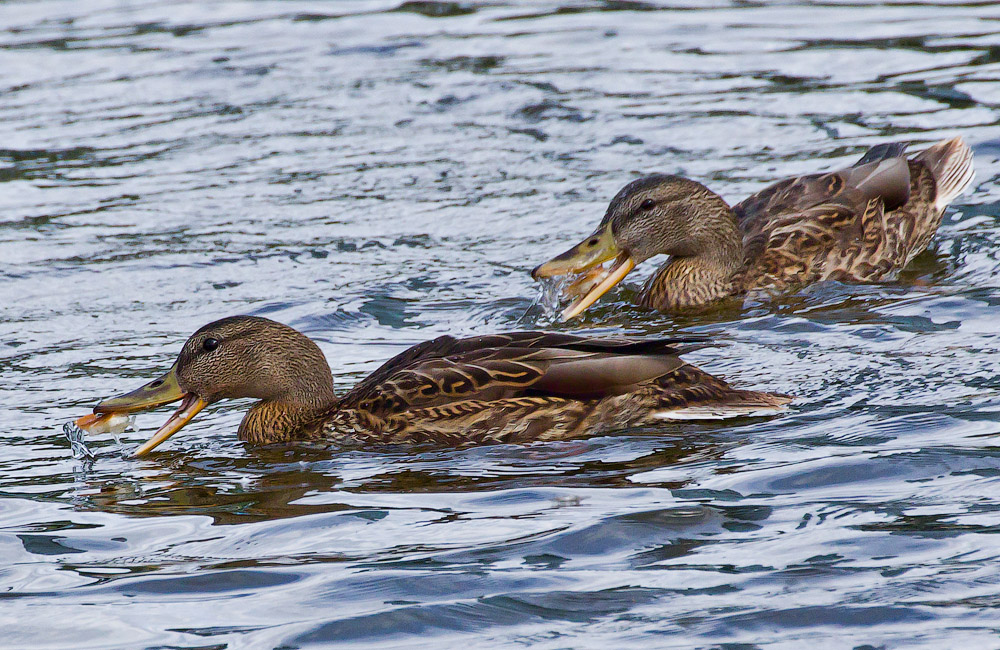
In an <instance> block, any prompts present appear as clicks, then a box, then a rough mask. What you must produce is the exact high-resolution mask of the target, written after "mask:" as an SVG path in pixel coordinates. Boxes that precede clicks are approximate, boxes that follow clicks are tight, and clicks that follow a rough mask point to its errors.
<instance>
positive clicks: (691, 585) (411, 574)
mask: <svg viewBox="0 0 1000 650" xmlns="http://www.w3.org/2000/svg"><path fill="white" fill-rule="evenodd" d="M998 21H1000V7H998V6H996V5H993V4H992V3H987V2H968V3H951V2H948V3H945V2H941V3H932V2H906V3H891V2H890V3H884V4H883V3H878V4H876V3H869V2H823V3H814V4H810V5H803V6H799V5H797V4H781V3H752V2H694V1H687V2H684V1H677V2H672V3H657V2H650V3H640V2H606V3H597V2H586V1H583V0H580V1H579V2H578V1H575V0H574V1H572V2H570V1H569V0H560V1H557V2H546V1H542V2H528V1H524V2H510V1H504V0H501V1H499V2H492V3H488V4H487V3H482V4H473V3H432V2H421V3H417V2H407V3H405V4H400V3H399V2H398V0H390V1H388V2H382V1H378V2H376V1H370V2H337V3H330V2H327V3H320V2H294V1H285V2H216V3H201V2H162V1H158V2H148V1H130V2H123V1H110V0H92V1H90V2H86V3H84V2H71V1H58V0H40V1H37V2H7V3H2V4H0V27H2V31H0V90H2V95H0V97H2V100H0V135H2V138H0V292H2V293H0V385H2V386H3V391H2V392H0V409H2V413H3V416H4V426H3V433H2V434H0V435H2V436H3V438H2V439H3V443H4V445H3V452H2V453H0V547H2V553H0V595H2V605H0V629H3V630H4V645H5V646H8V647H17V648H56V647H58V648H65V647H73V648H112V647H114V648H166V647H170V648H270V647H284V648H292V647H303V648H304V647H312V646H321V645H330V644H334V643H336V642H341V643H344V644H353V645H357V646H370V647H438V648H439V647H446V646H457V645H462V646H464V647H469V648H494V647H498V646H529V645H530V646H533V647H539V648H570V647H572V648H606V647H625V646H631V647H658V648H667V647H671V648H692V647H698V648H717V647H729V648H734V647H740V648H751V647H762V648H763V647H766V648H801V647H802V646H803V644H804V643H809V644H810V645H811V646H813V647H831V648H851V647H861V648H864V647H885V648H901V647H907V648H912V647H927V648H941V647H963V646H964V647H970V648H972V647H974V648H985V647H1000V640H998V637H997V631H998V628H1000V623H998V618H997V605H998V604H1000V570H998V568H997V567H998V566H1000V564H998V560H1000V538H998V536H997V531H998V530H1000V496H998V495H1000V446H998V445H997V440H998V437H997V434H998V433H1000V380H998V379H997V370H998V364H997V361H996V360H997V359H998V358H1000V356H998V352H1000V339H998V336H997V306H998V305H1000V281H998V279H997V278H998V270H1000V253H998V251H1000V223H998V219H1000V190H998V189H997V184H996V180H997V178H998V176H1000V162H998V157H1000V91H998V88H1000V85H998V81H1000V79H998V77H1000V35H998V31H1000V30H998V29H997V28H998V25H1000V22H998ZM954 134H962V135H964V136H965V137H966V138H967V139H968V140H969V141H970V142H971V143H972V144H973V147H974V149H975V151H976V165H977V168H978V176H977V180H976V183H975V184H974V186H973V190H972V191H970V193H968V194H966V195H965V196H963V197H961V198H960V199H959V201H958V204H957V205H956V206H955V209H954V210H953V211H951V212H950V213H949V215H948V216H947V217H946V219H945V223H944V225H943V226H942V228H941V232H940V234H939V236H938V237H937V238H936V240H935V244H934V246H933V249H932V250H931V251H930V252H928V253H926V254H925V255H922V256H921V257H920V258H919V259H918V260H917V261H916V262H915V263H914V264H913V265H912V266H911V267H910V268H909V269H908V270H907V271H906V272H904V273H903V274H902V275H901V276H900V278H899V280H898V281H896V282H893V283H888V284H885V285H880V286H872V287H845V286H840V285H836V284H832V285H825V286H818V287H813V288H811V289H809V290H807V291H804V292H802V293H800V294H798V295H794V296H789V297H787V298H784V299H782V300H779V301H777V302H776V303H774V304H771V305H753V304H751V305H748V306H747V307H746V308H745V309H744V310H743V311H742V312H733V311H720V312H715V313H710V314H707V315H701V316H692V317H677V318H670V317H664V316H659V315H656V314H651V313H648V312H644V311H642V310H640V309H638V308H635V307H632V306H630V304H629V298H630V297H631V296H633V295H634V292H635V290H636V287H637V286H639V283H640V282H641V278H642V274H638V276H637V277H636V278H635V279H633V280H632V282H631V288H628V287H627V288H625V289H623V290H621V291H617V292H615V293H612V294H611V295H610V296H609V297H607V298H605V299H604V300H603V301H602V302H601V303H599V305H598V306H597V308H595V309H592V310H591V311H589V312H587V314H586V315H585V317H584V318H583V319H582V320H581V321H579V322H575V323H571V324H565V325H563V324H557V323H554V322H553V319H552V318H551V315H546V314H545V313H544V311H543V310H541V309H540V308H539V306H538V303H537V298H538V288H537V286H536V285H535V284H534V283H533V282H532V281H531V279H530V277H529V275H528V272H529V270H530V269H531V268H532V267H533V266H535V265H536V264H538V263H539V262H541V261H543V260H545V259H547V258H548V257H550V256H551V255H553V254H555V253H557V252H560V251H562V250H565V249H566V248H567V247H568V246H569V245H570V244H572V243H574V242H575V241H578V240H579V238H581V237H583V236H584V235H586V234H587V233H589V232H591V230H592V229H593V228H594V226H595V225H596V223H597V222H598V221H599V219H600V216H601V215H602V214H603V211H604V209H605V207H606V203H607V201H608V200H609V199H610V198H611V196H613V195H614V193H615V192H616V191H617V190H618V189H619V188H620V187H621V186H622V185H624V184H625V183H626V182H627V181H628V180H631V179H632V178H633V177H634V176H635V175H636V174H638V173H641V172H651V171H661V172H675V173H683V174H686V175H689V176H692V177H694V178H698V179H701V180H703V181H705V182H707V183H708V184H709V185H711V186H712V187H713V188H716V189H717V190H719V191H720V192H721V193H722V194H723V195H724V196H725V197H727V198H728V199H730V200H738V199H739V198H741V197H743V196H745V195H746V194H747V193H749V192H752V191H754V190H756V189H759V188H761V187H763V186H764V184H766V183H767V182H769V181H770V180H772V179H774V178H777V177H780V176H783V175H790V174H795V173H805V172H813V171H817V170H821V169H829V168H832V167H835V166H837V165H843V164H847V163H848V162H850V161H851V160H853V159H854V158H856V157H858V156H860V154H861V152H862V151H863V150H864V149H865V148H866V147H868V146H870V145H873V144H876V143H879V142H886V141H893V140H900V139H905V140H911V141H914V142H915V143H918V144H923V143H927V142H930V141H933V140H936V139H940V138H943V137H947V136H951V135H954ZM646 266H647V268H646V269H645V270H646V271H647V272H648V270H649V268H648V267H649V265H646ZM236 313H252V314H260V315H266V316H269V317H271V318H275V319H277V320H280V321H282V322H285V323H288V324H290V325H292V326H294V327H297V328H299V329H301V330H303V331H305V332H306V333H308V334H309V335H310V336H312V337H313V338H315V339H316V340H317V341H318V342H319V343H320V345H321V347H322V348H323V350H324V352H325V353H326V354H327V357H328V358H329V360H330V362H331V365H332V367H333V369H334V375H335V379H336V384H337V386H338V389H340V390H343V389H346V388H347V387H349V386H350V385H352V384H353V383H354V382H356V381H357V380H358V379H359V378H361V377H363V376H364V375H365V374H366V373H367V372H370V371H371V370H373V369H374V368H375V367H376V366H377V365H378V364H379V362H380V361H381V360H384V359H385V358H387V357H389V356H390V355H392V354H394V353H396V352H398V351H399V350H400V349H402V346H404V345H406V344H411V343H415V342H417V341H420V340H424V339H427V338H431V337H434V336H437V335H439V334H441V333H445V332H451V333H455V334H472V333H482V332H489V331H497V330H504V329H515V328H523V327H528V326H539V327H541V326H545V327H553V328H558V329H564V330H577V329H587V330H593V331H605V332H606V331H616V332H617V331H621V330H626V331H629V332H632V333H636V334H659V333H664V334H677V333H688V334H692V333H697V334H706V335H711V336H713V337H716V338H717V339H718V340H719V341H720V343H723V344H724V345H723V346H722V347H719V348H714V349H707V350H701V351H698V352H696V353H694V354H692V355H691V357H690V358H691V359H692V360H693V361H695V362H697V363H699V364H701V365H703V366H704V367H706V368H707V369H709V370H711V371H713V372H715V373H718V374H722V375H725V376H727V377H730V378H732V379H733V380H735V381H736V382H737V383H738V384H739V385H741V386H752V387H755V388H760V389H766V390H773V391H781V392H790V393H794V394H796V395H798V396H799V397H800V400H799V401H798V402H796V404H795V405H794V408H793V409H792V410H791V411H790V412H789V413H787V414H785V415H782V416H780V417H777V418H774V419H770V420H762V419H752V420H749V419H748V420H741V421H736V422H729V423H718V422H707V423H695V424H669V425H665V426H664V428H663V429H662V430H661V431H658V432H650V431H646V432H631V433H628V432H626V434H625V435H621V436H612V437H600V438H594V439H588V440H580V441H572V442H563V443H553V444H537V445H529V446H525V447H516V446H498V447H489V448H477V449H462V450H458V451H455V450H448V449H436V448H418V449H390V450H380V451H371V450H350V451H344V450H339V451H338V450H336V449H328V448H326V447H324V446H317V445H312V446H308V445H303V446H295V447H290V448H282V447H279V448H268V449H254V448H248V447H246V446H244V445H243V444H242V443H240V442H238V441H237V440H236V436H235V430H236V426H237V423H238V422H239V419H240V417H241V415H240V414H241V410H242V409H244V408H245V407H246V405H247V404H246V403H245V402H233V403H226V404H221V405H219V406H217V407H213V408H211V409H208V410H207V411H205V412H204V413H203V414H202V415H201V416H200V417H199V418H198V419H196V420H195V422H193V423H192V424H191V425H189V426H188V427H187V428H186V429H185V430H184V431H183V432H182V433H181V434H179V435H178V436H175V437H174V438H173V439H172V440H171V441H170V442H169V443H167V444H166V445H164V446H163V447H162V448H161V449H162V450H163V451H162V452H160V451H158V452H157V453H155V454H153V455H152V456H150V457H149V458H148V459H143V460H129V459H124V458H122V457H121V455H120V453H119V451H120V449H119V448H118V447H117V446H116V445H115V443H114V441H113V440H112V439H111V438H110V436H107V435H106V436H103V437H101V436H95V437H90V438H88V444H89V445H90V448H91V449H92V450H93V452H94V453H95V454H96V456H97V458H96V459H95V460H93V461H86V460H75V459H74V458H73V457H72V455H71V452H70V445H69V443H68V441H67V440H66V438H65V437H64V436H63V435H62V433H61V430H60V427H61V425H62V424H63V423H64V422H66V421H67V420H70V419H72V418H74V417H77V416H79V415H81V414H83V413H85V412H87V411H88V409H89V408H90V407H91V406H92V405H93V404H94V403H95V401H97V400H99V399H101V398H103V397H106V396H108V395H111V394H115V393H119V392H122V391H125V390H130V389H132V388H135V387H137V386H138V385H140V384H141V383H144V382H146V381H148V380H149V379H151V378H153V377H155V376H156V375H158V374H159V373H161V372H163V371H164V370H165V369H166V368H167V367H169V364H170V363H171V362H172V360H173V358H174V356H175V354H176V353H177V351H178V350H179V348H180V344H181V342H182V341H183V340H184V339H185V338H186V337H187V336H188V335H189V334H190V333H191V332H192V331H194V330H195V329H196V328H197V327H198V326H200V325H202V324H204V323H205V322H208V321H209V320H212V319H214V318H218V317H222V316H226V315H231V314H236ZM526 313H527V316H525V314H526ZM168 412H169V411H168V410H163V411H160V412H156V413H152V414H142V415H140V416H139V418H138V421H137V424H136V426H137V428H138V429H139V431H138V432H132V433H128V434H126V435H125V440H126V441H128V442H129V444H131V445H134V444H136V443H138V442H139V441H140V440H143V439H144V437H145V436H148V434H149V433H150V432H151V431H152V430H153V429H154V428H155V427H157V426H158V425H159V424H161V423H162V422H163V421H164V420H165V419H166V417H167V415H168ZM726 644H729V645H726ZM740 644H743V645H740Z"/></svg>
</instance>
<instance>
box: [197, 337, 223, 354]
mask: <svg viewBox="0 0 1000 650" xmlns="http://www.w3.org/2000/svg"><path fill="white" fill-rule="evenodd" d="M201 347H202V349H203V350H205V352H211V351H212V350H214V349H215V348H217V347H219V339H205V341H204V343H202V344H201Z"/></svg>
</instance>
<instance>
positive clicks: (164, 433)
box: [133, 393, 208, 458]
mask: <svg viewBox="0 0 1000 650" xmlns="http://www.w3.org/2000/svg"><path fill="white" fill-rule="evenodd" d="M206 406H208V402H206V401H205V400H203V399H201V398H200V397H198V396H197V395H195V394H193V393H188V394H187V395H185V396H184V400H183V401H182V402H181V407H180V408H179V409H177V411H176V412H175V413H174V414H173V415H171V416H170V419H168V420H167V421H166V422H164V423H163V426H162V427H160V428H159V429H157V431H156V433H154V434H153V437H152V438H150V439H149V440H147V441H146V442H144V443H143V444H142V445H140V446H139V448H138V449H136V450H135V453H134V454H133V455H134V456H135V457H136V458H139V457H140V456H145V455H146V454H148V453H149V452H151V451H153V450H154V449H156V447H158V446H159V445H160V444H161V443H163V442H164V441H165V440H166V439H167V438H169V437H170V436H172V435H174V434H175V433H177V432H178V431H180V430H181V429H182V428H183V427H184V425H185V424H187V423H188V422H190V421H191V419H192V418H194V416H196V415H198V413H199V412H201V410H202V409H203V408H205V407H206Z"/></svg>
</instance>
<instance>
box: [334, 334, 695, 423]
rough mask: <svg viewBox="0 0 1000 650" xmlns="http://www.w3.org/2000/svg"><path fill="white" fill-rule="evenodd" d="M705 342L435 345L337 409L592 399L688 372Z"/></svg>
mask: <svg viewBox="0 0 1000 650" xmlns="http://www.w3.org/2000/svg"><path fill="white" fill-rule="evenodd" d="M705 341H706V339H703V338H673V339H654V340H642V341H634V340H629V339H623V338H587V337H581V336H574V335H570V334H555V333H545V332H513V333H508V334H495V335H489V336H477V337H471V338H465V339H455V338H452V337H448V336H445V337H440V338H437V339H434V340H432V341H427V342H425V343H421V344H419V345H416V346H414V347H412V348H410V349H409V350H406V351H405V352H403V353H402V354H400V355H397V356H396V357H394V358H393V359H391V360H390V361H388V362H387V363H386V364H384V365H383V366H382V367H381V368H379V369H378V370H376V371H375V372H374V373H372V375H371V376H369V377H368V378H367V379H365V380H364V381H363V382H361V383H360V384H358V385H357V386H356V387H355V388H354V389H353V390H352V391H350V392H349V393H348V394H347V395H345V396H344V398H343V399H342V401H341V405H342V406H341V408H359V409H362V410H365V411H368V412H372V413H378V414H380V415H386V414H389V413H392V412H399V411H401V410H405V409H412V408H420V407H432V406H440V405H443V404H448V403H452V402H458V401H465V400H479V401H493V400H500V399H507V398H515V397H522V396H529V395H530V396H557V397H565V398H572V399H578V400H579V399H597V398H601V397H605V396H608V395H618V394H623V393H627V392H629V391H631V390H633V389H634V388H635V387H636V386H638V385H639V384H641V383H643V382H647V381H650V380H653V379H656V378H657V377H660V376H663V375H666V374H669V373H671V372H673V371H675V370H677V369H678V368H680V367H682V366H684V365H686V363H685V362H684V361H682V360H681V359H680V357H679V355H680V354H682V353H683V352H688V351H690V350H692V349H696V348H697V347H703V345H699V344H703V343H704V342H705Z"/></svg>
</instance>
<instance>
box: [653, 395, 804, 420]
mask: <svg viewBox="0 0 1000 650" xmlns="http://www.w3.org/2000/svg"><path fill="white" fill-rule="evenodd" d="M793 399H794V397H792V396H791V395H783V394H781V393H764V392H761V391H755V390H733V392H732V393H731V394H730V395H728V396H727V397H726V398H725V399H724V400H721V401H717V402H711V403H707V404H692V405H688V406H681V407H675V408H665V409H663V410H662V411H657V412H656V413H655V414H654V417H656V418H657V419H660V420H724V419H726V418H736V417H753V416H765V415H774V414H775V413H780V412H782V411H785V410H787V409H786V404H788V403H789V402H791V401H792V400H793Z"/></svg>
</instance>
